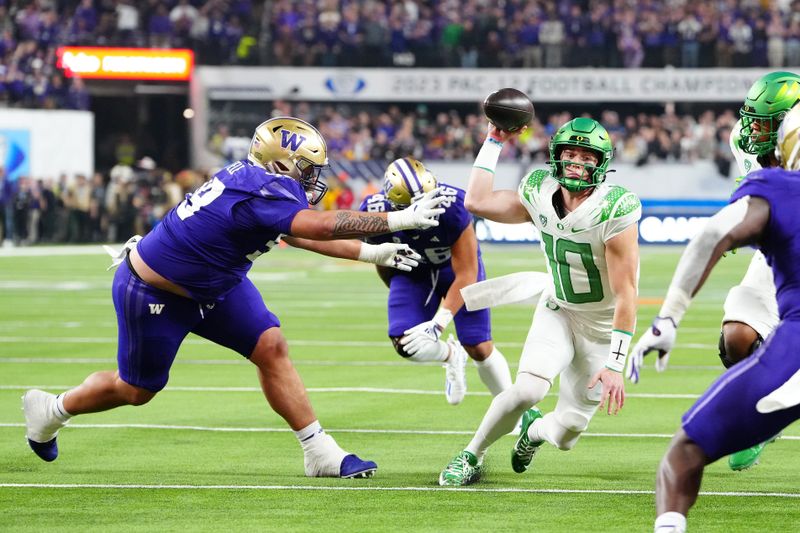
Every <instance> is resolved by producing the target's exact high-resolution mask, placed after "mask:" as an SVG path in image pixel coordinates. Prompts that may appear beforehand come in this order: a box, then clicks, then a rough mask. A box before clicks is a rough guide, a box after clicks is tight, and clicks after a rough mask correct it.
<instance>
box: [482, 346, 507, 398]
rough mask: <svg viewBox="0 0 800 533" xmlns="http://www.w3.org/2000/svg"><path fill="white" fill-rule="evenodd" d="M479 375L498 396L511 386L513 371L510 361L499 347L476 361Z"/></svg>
mask: <svg viewBox="0 0 800 533" xmlns="http://www.w3.org/2000/svg"><path fill="white" fill-rule="evenodd" d="M475 366H476V367H478V375H479V376H480V378H481V381H482V382H483V384H484V385H486V388H487V389H489V392H491V393H492V396H497V395H498V394H500V393H501V392H503V391H504V390H506V389H507V388H509V387H510V386H511V371H510V370H509V369H508V361H506V358H505V357H504V356H503V354H502V353H500V350H498V349H497V347H495V348H494V350H492V353H490V354H489V357H487V358H486V359H484V360H483V361H475Z"/></svg>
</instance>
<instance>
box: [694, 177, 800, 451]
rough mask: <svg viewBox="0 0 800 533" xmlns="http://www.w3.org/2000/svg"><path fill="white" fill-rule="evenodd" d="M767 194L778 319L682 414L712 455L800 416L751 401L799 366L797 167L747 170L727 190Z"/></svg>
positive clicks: (763, 437) (768, 250) (764, 436)
mask: <svg viewBox="0 0 800 533" xmlns="http://www.w3.org/2000/svg"><path fill="white" fill-rule="evenodd" d="M745 196H751V197H759V198H762V199H764V200H766V201H767V202H769V206H770V213H769V222H768V224H767V226H766V227H765V229H764V231H763V233H762V237H761V241H760V242H759V248H760V250H761V252H763V254H764V256H765V257H766V259H767V262H768V263H769V265H770V266H771V267H772V271H773V274H774V278H775V286H776V288H777V300H778V310H779V313H780V323H779V324H778V327H777V328H776V329H775V330H774V331H773V332H772V334H771V335H770V336H769V337H768V338H767V339H766V341H765V342H764V343H763V344H762V345H761V347H760V348H759V349H758V350H757V351H756V352H755V353H754V354H753V355H752V356H750V357H748V358H747V359H745V360H744V361H741V362H740V363H738V364H736V365H734V366H733V367H731V368H730V369H729V370H728V371H727V372H725V373H724V374H723V375H722V376H721V377H720V378H719V379H718V380H717V381H716V382H715V383H714V384H713V385H712V386H711V387H710V388H709V389H708V390H707V391H706V392H705V394H703V396H701V397H700V399H699V400H698V401H697V402H696V403H695V404H694V406H692V408H691V409H690V410H689V411H688V412H687V413H686V414H685V415H683V429H684V431H685V432H686V434H687V435H689V437H691V439H692V440H693V441H694V442H696V443H697V444H698V445H699V446H700V447H701V448H702V450H703V452H705V454H706V455H707V456H708V457H709V458H711V460H716V459H718V458H720V457H723V456H725V455H728V454H730V453H732V452H736V451H739V450H743V449H745V448H748V447H750V446H753V445H755V444H759V443H762V442H764V441H767V440H769V439H770V438H772V437H773V436H775V435H776V434H778V432H780V430H782V429H783V428H784V427H786V426H787V425H789V424H790V423H792V422H794V421H795V420H797V419H798V418H800V405H795V406H793V407H789V408H786V409H781V410H777V411H773V412H769V413H762V412H759V411H758V410H757V409H756V404H757V403H758V402H759V400H761V399H762V398H764V397H765V396H767V395H769V394H770V393H771V392H773V391H774V390H776V389H778V388H779V387H781V386H782V385H783V384H784V383H786V381H787V380H789V378H790V377H792V376H793V375H794V374H795V373H797V372H798V370H800V356H798V355H797V345H798V344H800V270H798V269H797V265H798V264H800V219H798V217H797V206H798V205H800V172H790V171H787V170H783V169H780V168H769V169H762V170H758V171H755V172H752V173H751V174H749V175H748V176H747V179H746V180H745V181H744V182H743V183H742V185H741V186H740V187H739V188H738V189H736V191H735V192H734V193H733V196H732V197H731V202H734V201H736V200H738V199H740V198H743V197H745Z"/></svg>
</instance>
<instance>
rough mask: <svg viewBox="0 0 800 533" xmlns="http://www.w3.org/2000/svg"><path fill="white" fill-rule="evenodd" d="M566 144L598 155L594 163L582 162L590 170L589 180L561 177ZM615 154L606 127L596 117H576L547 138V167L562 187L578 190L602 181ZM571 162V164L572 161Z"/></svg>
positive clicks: (562, 175) (573, 190) (594, 185)
mask: <svg viewBox="0 0 800 533" xmlns="http://www.w3.org/2000/svg"><path fill="white" fill-rule="evenodd" d="M568 146H579V147H581V148H588V149H589V150H592V151H594V152H595V153H596V154H597V165H596V166H593V165H583V166H584V167H585V168H586V170H587V171H588V173H589V180H588V181H587V180H580V179H573V178H565V177H564V163H565V162H564V161H562V160H561V152H563V151H564V148H566V147H568ZM613 157H614V145H613V144H611V137H610V136H609V135H608V132H607V131H606V129H605V128H604V127H603V126H602V125H601V124H600V123H599V122H597V121H596V120H592V119H590V118H585V117H579V118H575V119H572V120H570V121H569V122H567V123H566V124H564V125H563V126H561V127H560V128H558V131H557V132H556V133H555V135H553V138H552V139H550V168H551V174H552V176H553V178H554V179H555V180H556V181H557V182H558V183H560V184H561V185H562V186H563V187H564V188H565V189H567V190H568V191H572V192H578V191H581V190H583V189H588V188H589V187H596V186H597V185H600V184H601V183H603V181H605V179H606V172H608V165H609V164H610V163H611V159H612V158H613ZM571 164H574V163H571Z"/></svg>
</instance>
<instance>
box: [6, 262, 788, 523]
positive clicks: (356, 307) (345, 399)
mask: <svg viewBox="0 0 800 533" xmlns="http://www.w3.org/2000/svg"><path fill="white" fill-rule="evenodd" d="M98 249H99V247H89V248H83V249H59V251H60V252H61V253H63V254H64V255H45V254H44V253H42V254H41V255H37V256H20V255H18V254H10V253H9V252H7V251H5V250H0V531H86V530H104V531H112V530H121V531H172V530H176V531H177V530H180V531H215V530H228V531H267V530H269V531H312V530H313V531H323V532H327V531H564V532H574V531H603V532H606V531H615V532H616V531H652V523H653V518H654V513H655V511H654V503H653V502H654V496H653V488H654V479H655V471H656V467H657V465H658V462H659V460H660V459H661V456H662V455H663V453H664V451H665V450H666V448H667V444H668V442H669V437H670V436H671V435H672V433H673V432H674V431H675V429H676V428H677V427H678V425H679V420H680V415H681V414H682V413H683V412H684V411H685V410H686V409H687V408H688V407H689V406H690V405H691V404H692V402H693V401H694V400H693V399H694V398H695V397H696V396H697V395H698V394H700V393H701V392H702V391H703V390H704V389H705V388H706V387H707V386H708V385H709V384H710V383H711V382H712V380H713V379H714V378H715V377H716V376H718V375H719V374H720V373H721V366H720V365H719V361H718V359H717V356H716V344H717V338H718V334H719V322H720V318H721V315H722V301H723V299H724V297H725V294H726V292H727V289H728V288H729V287H730V286H731V285H733V284H734V283H735V282H736V281H738V279H739V278H740V277H741V275H742V274H743V273H744V270H745V268H746V265H747V262H748V260H749V258H750V255H749V253H748V252H740V253H739V254H736V255H733V256H730V257H728V258H725V259H723V260H722V261H721V263H720V265H719V266H718V268H717V269H716V271H715V272H714V273H713V275H712V277H711V279H710V280H709V282H708V284H707V285H706V287H705V288H704V289H703V291H702V292H701V294H700V295H699V297H698V298H697V300H696V301H695V304H694V305H693V307H692V309H691V310H690V312H689V313H688V314H687V316H686V319H685V321H684V322H683V324H682V327H681V330H680V332H679V338H678V343H679V344H678V348H677V349H676V350H675V352H674V353H673V356H672V359H671V367H670V369H669V370H668V371H667V372H666V373H663V374H656V372H655V371H654V370H653V369H652V361H650V362H649V363H648V368H647V369H645V371H644V372H643V377H642V382H641V383H640V384H639V385H636V386H632V385H629V386H628V387H627V391H628V394H629V396H628V402H627V403H626V406H625V409H624V410H623V412H622V413H621V414H620V415H619V416H617V417H613V416H607V415H604V414H598V415H597V416H596V417H595V419H594V420H593V421H592V424H591V426H590V428H589V430H588V432H587V433H586V434H585V436H584V437H583V438H582V439H581V441H580V442H579V443H578V445H577V446H576V448H575V449H574V450H572V451H570V452H560V451H558V450H556V449H553V448H552V447H549V448H545V449H543V450H542V452H540V453H539V454H538V455H537V458H536V463H535V465H534V468H533V470H532V471H530V472H528V473H526V474H524V475H517V474H514V473H513V472H512V471H511V468H510V464H509V450H510V448H511V446H512V445H513V442H514V439H513V437H510V436H509V437H505V438H504V439H502V440H501V441H499V442H498V443H497V444H496V445H495V446H494V447H493V448H492V449H491V450H490V452H489V454H488V455H487V460H486V461H487V465H488V468H489V471H488V474H487V476H486V478H485V480H484V481H482V482H481V483H479V484H477V485H475V486H473V487H470V488H468V489H466V490H465V489H441V488H440V487H438V485H437V477H438V474H439V472H440V470H441V469H442V468H443V467H444V466H445V465H446V464H447V462H448V461H449V460H450V459H451V457H452V456H453V455H454V454H455V453H457V452H458V451H459V450H460V449H462V448H463V446H465V445H466V444H467V442H468V441H469V439H470V436H471V434H472V432H473V431H474V430H475V428H476V427H477V425H478V423H479V422H480V419H481V417H482V415H483V413H484V411H485V409H486V408H487V406H488V404H489V401H490V397H489V395H488V394H487V393H486V392H485V389H484V388H483V386H482V384H481V383H480V381H479V379H478V376H477V372H476V371H475V369H474V368H473V367H472V366H471V365H470V367H469V369H468V376H467V377H468V381H469V387H470V388H469V391H470V392H469V393H468V396H467V397H466V399H465V400H464V402H463V403H462V404H461V405H460V406H457V407H452V406H450V405H448V404H447V403H446V401H445V398H444V394H443V381H444V371H443V370H442V369H441V368H440V367H437V366H433V365H423V366H420V365H413V364H410V363H407V362H405V361H402V360H401V359H400V358H399V357H398V356H397V355H396V354H395V352H394V350H393V349H392V347H391V345H390V343H389V342H388V340H387V339H386V335H385V333H386V311H385V304H386V295H387V291H386V289H385V288H384V286H383V285H382V283H381V282H380V281H379V280H378V278H377V276H376V275H375V274H374V271H373V269H372V268H371V267H370V266H369V265H360V264H355V263H348V262H345V261H337V260H332V259H328V258H323V257H320V256H315V255H313V254H310V253H307V252H303V251H298V250H292V249H283V250H280V251H274V252H272V253H270V254H269V256H268V257H266V258H263V259H261V260H259V261H258V262H257V263H256V267H255V268H254V269H253V272H252V278H253V280H254V281H255V283H256V284H257V285H258V287H259V288H260V289H261V290H262V292H263V295H264V299H265V301H266V302H267V305H268V306H269V307H270V309H272V310H273V311H274V312H275V313H276V314H278V316H279V317H280V318H281V320H282V321H283V330H284V333H285V334H286V337H287V338H288V339H289V345H290V351H291V354H292V357H293V359H294V360H295V362H296V364H297V367H298V370H299V371H300V373H301V375H302V377H303V380H304V381H305V383H306V386H307V387H308V388H309V391H310V396H311V400H312V402H313V404H314V406H315V408H316V411H317V414H318V415H319V418H320V420H321V422H322V424H323V426H325V427H326V428H327V429H328V431H329V432H330V433H331V434H333V435H334V436H335V437H336V438H337V440H338V441H339V443H340V444H341V445H342V446H343V447H345V448H346V449H348V450H351V451H353V452H356V453H358V454H359V455H361V456H362V457H364V458H369V459H374V460H375V461H377V462H378V464H379V467H380V468H379V470H378V473H377V475H376V476H375V477H374V478H373V479H370V480H330V479H328V480H320V479H307V478H305V477H304V476H303V464H302V462H303V461H302V453H301V451H300V447H299V445H298V444H297V441H296V439H295V438H294V436H293V435H292V434H291V433H290V432H289V431H288V428H287V426H286V425H285V424H284V423H283V421H282V420H281V419H280V418H279V417H278V416H277V415H275V414H274V413H273V412H272V411H271V410H270V409H269V407H268V406H267V404H266V402H265V401H264V399H263V397H262V396H261V393H260V390H259V389H258V383H257V380H256V376H255V372H254V369H253V368H251V365H250V364H249V363H248V362H246V361H243V360H242V359H241V358H240V357H239V356H238V355H236V354H234V353H232V352H229V351H227V350H225V349H223V348H219V347H217V346H214V345H212V344H210V343H208V342H206V341H203V340H201V339H199V338H197V337H193V336H190V337H189V339H188V340H187V342H186V343H185V344H184V345H183V347H182V349H181V351H180V352H179V354H178V358H177V361H176V364H175V366H174V367H173V370H172V377H171V380H170V384H169V386H168V387H167V389H166V390H164V391H163V392H162V393H161V394H159V395H158V396H157V397H156V398H155V399H154V400H153V401H152V402H151V403H149V404H148V405H146V406H143V407H136V408H134V407H125V408H120V409H117V410H114V411H110V412H107V413H100V414H94V415H85V416H81V417H78V418H76V419H74V420H73V421H72V423H71V426H70V427H68V428H67V429H65V430H63V431H62V433H61V434H60V436H59V444H60V448H61V455H60V457H59V459H58V460H57V461H55V462H54V463H50V464H47V463H44V462H42V461H40V460H39V459H38V458H37V457H36V456H34V455H33V453H32V452H30V451H29V449H28V447H27V445H26V444H25V440H24V420H23V417H22V413H21V411H20V402H19V397H20V395H21V394H22V393H23V391H24V390H25V389H26V388H29V387H32V386H37V387H42V388H45V389H46V390H49V391H51V392H60V391H62V390H64V389H65V388H67V387H70V386H74V385H76V384H78V383H80V382H81V381H82V380H83V378H84V377H85V376H86V375H88V374H89V373H91V372H93V371H95V370H100V369H113V368H114V367H115V356H116V322H115V316H114V310H113V306H112V303H111V295H110V290H109V289H110V286H111V278H112V273H111V272H106V271H105V268H106V266H107V264H108V258H107V256H104V255H100V254H94V255H92V254H90V253H87V252H92V251H94V250H98ZM34 251H35V252H42V249H35V250H34ZM78 252H80V253H78ZM679 252H680V249H679V248H644V249H643V250H642V268H641V278H642V279H641V284H640V293H641V294H640V295H641V298H642V301H643V302H644V303H643V305H641V306H640V309H639V328H638V329H639V331H640V332H641V330H642V329H643V328H644V326H645V325H647V324H648V323H649V322H650V320H651V319H652V316H653V315H654V314H655V312H656V311H657V309H658V305H657V301H658V299H659V298H661V297H662V296H663V294H664V292H665V290H666V286H667V284H668V283H669V279H670V277H671V274H672V271H673V268H674V266H675V264H676V262H677V260H678V254H679ZM101 253H102V252H101ZM484 258H485V263H486V266H487V271H488V272H489V275H490V276H494V275H500V274H506V273H509V272H513V271H518V270H544V268H545V267H544V261H543V260H542V254H541V253H540V252H539V250H538V247H534V246H525V247H510V246H509V247H498V246H495V247H484ZM531 314H532V309H531V308H529V307H525V306H510V307H506V308H500V309H498V310H495V311H494V313H493V319H492V322H493V331H494V337H495V340H496V341H497V343H498V345H499V347H500V348H501V349H502V350H503V352H504V353H505V355H506V357H507V358H508V359H509V362H510V363H511V364H512V366H515V365H516V362H517V360H518V359H519V354H520V349H521V346H522V342H523V341H524V339H525V335H526V334H527V331H528V326H529V324H530V320H531ZM637 337H638V335H637ZM554 404H555V397H554V396H553V395H552V394H551V395H550V396H549V397H548V398H547V399H546V400H545V401H544V402H543V403H542V405H541V407H542V408H543V410H545V411H547V410H550V409H552V408H553V406H554ZM798 439H800V427H798V426H792V427H790V428H788V429H787V430H786V432H785V434H784V438H782V439H781V440H779V441H777V442H776V443H774V444H772V445H770V446H769V447H768V448H767V449H766V451H765V453H764V456H763V460H762V464H761V465H759V466H758V467H756V468H755V469H752V470H750V471H747V472H741V473H734V472H731V471H729V470H728V468H727V465H726V464H725V463H724V461H721V462H720V463H718V464H715V465H712V466H711V467H709V468H708V470H707V472H706V476H705V478H704V482H703V491H704V492H706V493H708V494H705V495H703V496H701V498H700V500H699V503H698V504H697V506H696V507H695V508H694V510H693V511H692V513H691V515H690V518H689V526H690V529H691V530H692V531H725V532H726V533H729V532H734V531H793V530H794V531H796V527H797V526H796V524H797V523H799V522H800V499H798V498H797V497H798V496H800V494H798V493H799V492H800V491H798V483H799V482H798V479H800V460H798V459H797V457H798V454H797V449H798V446H800V443H798V442H797V440H798ZM792 524H795V525H794V526H792Z"/></svg>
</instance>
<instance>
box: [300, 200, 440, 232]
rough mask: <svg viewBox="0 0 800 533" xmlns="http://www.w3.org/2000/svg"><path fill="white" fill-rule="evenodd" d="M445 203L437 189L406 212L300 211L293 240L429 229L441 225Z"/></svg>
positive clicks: (404, 210)
mask: <svg viewBox="0 0 800 533" xmlns="http://www.w3.org/2000/svg"><path fill="white" fill-rule="evenodd" d="M444 200H445V197H444V196H439V190H438V189H434V190H432V191H430V192H428V193H426V194H425V195H424V196H423V197H422V198H420V199H419V200H417V201H416V202H414V203H413V204H411V205H410V206H409V207H407V208H405V209H403V210H402V211H392V212H390V213H364V212H363V211H344V210H342V211H314V210H311V209H304V210H302V211H299V212H298V213H297V214H296V215H295V217H294V219H293V220H292V225H291V228H290V232H291V235H292V236H293V237H300V238H303V239H311V240H315V241H330V240H335V239H350V238H358V237H369V236H370V235H380V234H382V233H394V232H395V231H400V230H404V229H425V228H430V227H432V226H438V225H439V220H438V216H439V215H441V214H442V213H444V208H442V207H439V204H441V203H442V202H443V201H444Z"/></svg>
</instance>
